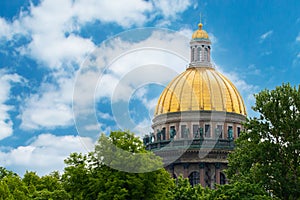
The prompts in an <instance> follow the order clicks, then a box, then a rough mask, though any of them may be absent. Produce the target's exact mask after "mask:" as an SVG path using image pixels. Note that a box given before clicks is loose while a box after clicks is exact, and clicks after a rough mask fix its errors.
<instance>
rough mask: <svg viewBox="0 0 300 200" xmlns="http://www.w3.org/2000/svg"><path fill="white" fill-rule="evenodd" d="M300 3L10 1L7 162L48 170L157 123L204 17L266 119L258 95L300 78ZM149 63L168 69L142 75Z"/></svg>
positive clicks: (235, 78)
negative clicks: (103, 141) (107, 136)
mask: <svg viewBox="0 0 300 200" xmlns="http://www.w3.org/2000/svg"><path fill="white" fill-rule="evenodd" d="M299 10H300V3H299V1H296V0H294V1H293V0H290V1H288V2H285V1H219V0H218V1H217V0H215V1H213V0H211V1H194V0H165V1H159V0H148V1H142V0H128V1H124V0H115V1H108V0H103V1H96V0H75V1H74V0H44V1H38V0H34V1H20V0H4V1H1V3H0V46H1V48H0V60H1V62H0V165H1V166H4V167H7V168H8V169H11V170H14V171H16V172H18V173H20V174H23V173H24V172H25V170H26V169H28V170H32V171H37V172H38V173H39V174H40V175H43V174H46V173H49V172H51V171H53V170H62V169H63V167H64V164H63V160H64V158H66V157H67V156H68V155H69V154H70V153H71V152H74V151H77V152H86V151H88V150H90V149H92V147H93V143H94V141H93V139H95V138H97V136H98V134H99V133H100V132H105V133H108V132H109V131H110V130H115V129H119V128H130V129H133V130H134V131H136V132H137V133H138V135H143V134H144V133H146V132H147V131H150V130H151V128H150V125H151V118H152V112H153V110H154V108H155V105H156V101H157V98H158V96H159V94H160V92H161V91H162V90H163V88H164V86H165V84H167V82H168V81H169V80H171V79H172V78H173V77H174V76H175V75H176V74H178V73H180V72H183V71H184V70H185V67H186V65H187V64H188V60H187V59H188V58H189V49H188V45H189V44H188V41H189V39H190V38H191V34H192V32H193V31H194V30H196V29H197V28H198V27H197V24H198V23H199V13H202V23H203V24H204V26H203V28H204V29H205V30H206V31H207V32H208V33H209V35H210V38H211V40H212V43H213V44H212V59H213V62H214V65H215V67H216V69H217V70H219V71H221V72H222V73H223V74H224V75H225V76H227V77H228V78H229V79H230V80H231V81H232V82H233V83H234V84H235V85H236V87H237V88H238V89H239V91H240V93H241V94H242V96H243V98H244V101H245V104H246V106H247V111H248V114H249V116H254V115H255V113H254V112H253V111H251V105H253V104H254V98H253V93H257V92H259V91H260V90H262V89H264V88H268V89H272V88H274V87H275V86H277V85H281V84H282V83H283V82H285V83H286V82H289V83H291V85H296V86H298V85H299V76H300V14H299ZM150 27H151V28H150ZM124 31H125V32H124ZM150 46H151V48H152V49H147V48H144V47H150ZM142 47H143V48H142ZM154 47H155V48H154ZM153 48H154V49H155V50H153ZM161 48H162V49H167V50H169V51H172V52H175V53H177V54H176V55H175V54H172V53H170V52H168V51H162V50H161ZM158 49H160V50H158ZM179 54H180V56H178V55H179ZM95 65H97V67H98V68H97V67H96V68H95V71H96V72H97V73H96V74H95V73H91V69H92V67H94V66H95ZM149 65H151V66H159V67H160V68H159V69H160V70H161V71H160V70H158V71H160V73H159V74H158V75H155V74H152V75H149V76H145V75H143V74H140V71H139V69H140V70H142V71H143V70H144V71H145V70H147V69H149V68H147V66H148V67H149ZM154 68H155V67H154ZM154 68H151V69H154ZM83 69H85V71H84V70H83ZM155 69H156V68H155ZM149 74H151V73H149ZM151 78H153V81H152V79H151ZM133 79H134V81H133ZM128 80H131V82H130V81H129V82H130V83H128ZM161 80H163V81H161ZM126 81H127V82H126ZM132 85H133V86H132ZM118 87H119V89H118ZM74 99H75V100H74ZM120 102H122V103H120ZM82 105H84V106H83V107H81V106H82ZM74 106H75V107H74ZM76 106H77V107H76ZM74 109H75V110H74ZM122 109H123V110H125V111H126V112H127V116H125V115H124V116H120V115H121V114H122V113H121V114H120V112H119V111H120V110H122ZM90 110H93V112H90ZM125 111H124V113H125ZM86 112H87V113H88V114H86ZM91 118H93V120H94V118H95V120H96V121H95V120H94V121H93V120H90V119H91ZM86 119H88V120H86ZM127 122H128V123H127ZM126 124H127V125H128V124H130V125H128V127H127V125H126ZM85 133H86V134H85ZM88 136H92V137H88Z"/></svg>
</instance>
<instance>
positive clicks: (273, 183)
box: [227, 84, 300, 199]
mask: <svg viewBox="0 0 300 200" xmlns="http://www.w3.org/2000/svg"><path fill="white" fill-rule="evenodd" d="M255 98H256V104H255V106H254V107H253V110H254V111H257V112H259V113H260V116H259V117H258V118H256V117H254V118H250V119H249V120H247V121H246V123H245V131H244V132H243V133H242V134H241V136H240V137H239V138H238V139H237V141H236V148H235V151H234V152H233V153H232V154H231V155H229V167H228V170H227V175H228V177H229V178H230V179H231V181H232V182H238V181H244V182H248V183H255V184H259V185H261V186H262V187H263V188H264V189H265V190H266V191H268V192H269V193H270V194H273V195H275V196H277V197H279V198H281V199H299V198H300V156H299V153H300V86H299V87H298V89H297V88H296V87H291V86H290V85H289V84H283V85H282V86H280V87H276V89H274V90H264V91H262V92H260V93H259V94H257V95H255Z"/></svg>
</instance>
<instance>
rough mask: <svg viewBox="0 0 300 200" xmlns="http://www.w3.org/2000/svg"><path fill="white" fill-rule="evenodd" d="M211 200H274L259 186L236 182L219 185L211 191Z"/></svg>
mask: <svg viewBox="0 0 300 200" xmlns="http://www.w3.org/2000/svg"><path fill="white" fill-rule="evenodd" d="M208 199H209V200H257V199H259V200H272V199H274V198H272V197H271V196H270V195H269V194H268V193H267V192H266V191H265V190H264V188H262V187H261V186H260V185H259V184H254V183H246V182H234V183H231V184H225V185H217V188H216V189H215V190H212V191H211V194H210V196H209V198H208Z"/></svg>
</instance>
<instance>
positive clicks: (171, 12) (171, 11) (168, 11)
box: [153, 0, 192, 18]
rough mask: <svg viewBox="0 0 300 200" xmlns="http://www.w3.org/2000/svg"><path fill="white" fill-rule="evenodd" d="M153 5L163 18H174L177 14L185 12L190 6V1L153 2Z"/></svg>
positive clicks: (156, 0) (167, 0) (154, 0)
mask: <svg viewBox="0 0 300 200" xmlns="http://www.w3.org/2000/svg"><path fill="white" fill-rule="evenodd" d="M153 3H154V5H155V8H157V9H159V10H160V11H161V13H162V14H163V16H164V17H165V18H169V17H176V15H177V14H178V13H181V12H183V11H185V10H186V9H187V8H188V7H189V6H191V4H192V2H191V1H190V0H165V1H160V0H153Z"/></svg>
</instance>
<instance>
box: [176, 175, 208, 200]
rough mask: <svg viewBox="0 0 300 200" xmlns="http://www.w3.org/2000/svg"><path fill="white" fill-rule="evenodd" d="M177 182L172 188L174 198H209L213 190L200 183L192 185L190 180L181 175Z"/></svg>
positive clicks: (193, 199)
mask: <svg viewBox="0 0 300 200" xmlns="http://www.w3.org/2000/svg"><path fill="white" fill-rule="evenodd" d="M175 182H176V185H175V186H174V187H173V189H172V193H173V199H174V200H205V199H209V197H210V195H211V193H212V192H213V191H212V190H210V189H208V188H203V187H202V186H201V185H200V184H199V185H196V186H194V187H192V186H191V184H190V182H189V180H188V179H184V178H182V177H181V176H180V177H179V178H178V179H177V180H175Z"/></svg>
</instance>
